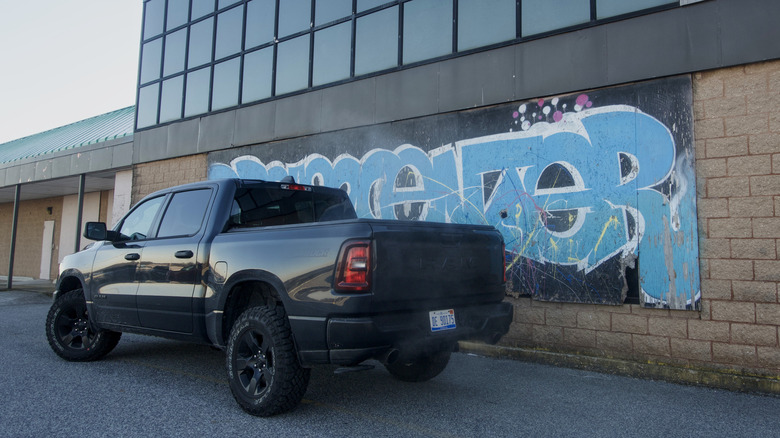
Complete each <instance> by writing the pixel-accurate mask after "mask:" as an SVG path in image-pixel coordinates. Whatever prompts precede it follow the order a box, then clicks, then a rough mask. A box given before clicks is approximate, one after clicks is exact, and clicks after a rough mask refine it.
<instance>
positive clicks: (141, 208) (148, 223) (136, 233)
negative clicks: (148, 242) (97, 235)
mask: <svg viewBox="0 0 780 438" xmlns="http://www.w3.org/2000/svg"><path fill="white" fill-rule="evenodd" d="M163 199H165V197H164V196H159V197H157V198H153V199H150V200H148V201H145V202H143V203H141V204H138V207H136V208H135V209H134V210H133V211H132V212H131V213H130V214H128V215H127V217H125V218H124V220H122V223H121V225H120V226H119V229H118V230H117V231H119V235H120V238H121V239H122V240H143V239H146V238H147V237H151V236H149V234H150V230H151V228H152V224H153V223H154V218H155V217H156V216H157V212H158V211H159V210H160V206H161V205H162V201H163Z"/></svg>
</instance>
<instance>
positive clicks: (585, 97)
mask: <svg viewBox="0 0 780 438" xmlns="http://www.w3.org/2000/svg"><path fill="white" fill-rule="evenodd" d="M587 102H588V95H587V94H580V95H579V96H577V101H576V103H577V105H579V106H584V105H585V104H586V103H587Z"/></svg>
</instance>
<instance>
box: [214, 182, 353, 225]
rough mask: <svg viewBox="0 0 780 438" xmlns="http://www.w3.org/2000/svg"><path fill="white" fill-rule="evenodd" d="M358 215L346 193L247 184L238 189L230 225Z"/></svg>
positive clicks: (337, 218)
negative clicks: (250, 186)
mask: <svg viewBox="0 0 780 438" xmlns="http://www.w3.org/2000/svg"><path fill="white" fill-rule="evenodd" d="M355 217H356V215H355V209H354V208H353V207H352V203H351V202H350V200H349V197H348V196H346V194H344V195H336V194H330V193H318V192H314V191H302V190H282V189H273V188H245V189H239V190H237V191H236V195H235V198H234V200H233V206H232V208H231V211H230V221H229V225H230V226H231V228H243V227H268V226H274V225H292V224H302V223H310V222H327V221H334V220H343V219H354V218H355Z"/></svg>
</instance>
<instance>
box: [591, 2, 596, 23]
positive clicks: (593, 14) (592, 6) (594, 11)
mask: <svg viewBox="0 0 780 438" xmlns="http://www.w3.org/2000/svg"><path fill="white" fill-rule="evenodd" d="M590 21H596V0H590Z"/></svg>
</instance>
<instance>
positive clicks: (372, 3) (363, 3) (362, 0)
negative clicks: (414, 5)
mask: <svg viewBox="0 0 780 438" xmlns="http://www.w3.org/2000/svg"><path fill="white" fill-rule="evenodd" d="M440 1H447V0H440ZM385 3H388V0H357V11H358V12H363V11H365V10H368V9H371V8H375V7H377V6H379V5H383V4H385Z"/></svg>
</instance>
